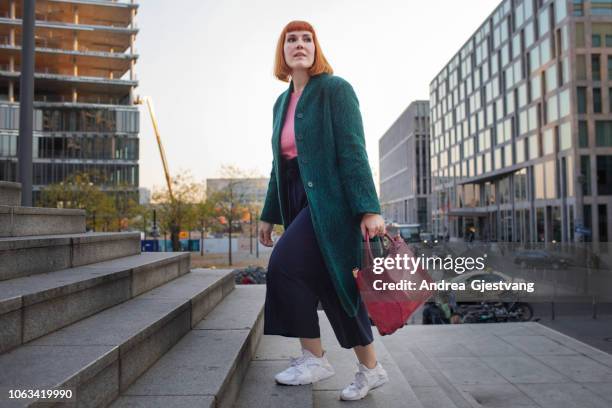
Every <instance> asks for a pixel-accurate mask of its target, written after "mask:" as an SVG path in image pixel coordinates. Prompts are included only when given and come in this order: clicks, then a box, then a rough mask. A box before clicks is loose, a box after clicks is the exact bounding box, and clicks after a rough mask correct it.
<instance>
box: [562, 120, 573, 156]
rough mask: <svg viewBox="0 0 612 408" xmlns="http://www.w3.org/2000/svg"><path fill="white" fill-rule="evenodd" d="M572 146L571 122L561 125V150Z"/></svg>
mask: <svg viewBox="0 0 612 408" xmlns="http://www.w3.org/2000/svg"><path fill="white" fill-rule="evenodd" d="M570 147H572V127H571V123H570V122H565V123H564V124H562V125H561V126H559V151H560V152H561V151H563V150H566V149H569V148H570Z"/></svg>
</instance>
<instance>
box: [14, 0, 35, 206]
mask: <svg viewBox="0 0 612 408" xmlns="http://www.w3.org/2000/svg"><path fill="white" fill-rule="evenodd" d="M35 9H36V1H35V0H23V16H22V25H21V33H22V39H21V69H20V70H21V75H20V79H19V143H18V146H19V182H21V205H22V206H24V207H31V206H32V144H33V136H32V132H33V120H34V119H33V117H34V19H35Z"/></svg>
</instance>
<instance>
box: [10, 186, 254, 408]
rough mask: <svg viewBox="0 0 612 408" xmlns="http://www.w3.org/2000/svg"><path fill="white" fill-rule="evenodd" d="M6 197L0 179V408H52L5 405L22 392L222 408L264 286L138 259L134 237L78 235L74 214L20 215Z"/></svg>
mask: <svg viewBox="0 0 612 408" xmlns="http://www.w3.org/2000/svg"><path fill="white" fill-rule="evenodd" d="M15 190H17V191H19V190H18V185H16V184H15V183H0V205H2V206H0V235H1V236H2V237H1V238H0V367H1V369H0V407H13V406H15V407H21V406H47V405H53V404H50V403H49V402H48V401H45V400H43V399H42V398H38V399H36V398H32V399H10V398H9V393H8V391H9V390H30V389H33V390H36V389H39V390H40V389H70V390H71V391H72V392H73V398H72V399H70V400H64V401H60V402H58V406H75V407H105V406H109V405H111V404H113V406H130V407H131V406H143V407H154V406H164V407H166V406H172V407H174V406H177V407H178V406H207V407H208V406H210V407H214V406H232V404H233V403H234V400H235V398H236V396H237V394H238V389H239V386H240V384H241V382H242V379H243V378H244V375H245V374H246V370H247V368H248V364H249V362H250V360H251V357H252V355H253V354H254V352H255V349H256V347H257V344H258V341H259V337H260V334H261V330H262V311H263V302H264V290H263V289H264V288H263V287H244V288H243V287H241V288H237V289H235V285H234V279H233V275H232V272H231V271H229V270H203V269H195V270H190V257H189V254H184V253H142V254H141V253H140V234H139V233H85V215H84V213H83V212H82V211H74V210H58V209H52V210H49V209H37V208H22V207H19V206H18V203H19V196H18V195H17V196H15V194H13V193H14V191H15ZM6 191H9V192H10V193H11V194H8V193H6ZM5 215H6V217H5V218H2V217H3V216H5ZM56 402H57V401H56ZM181 404H182V405H181ZM54 406H55V405H54Z"/></svg>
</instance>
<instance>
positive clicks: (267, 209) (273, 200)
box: [259, 96, 283, 225]
mask: <svg viewBox="0 0 612 408" xmlns="http://www.w3.org/2000/svg"><path fill="white" fill-rule="evenodd" d="M280 100H281V97H280V96H279V97H278V98H277V99H276V102H275V103H274V108H272V127H274V122H275V121H276V112H277V110H278V105H279V103H280ZM272 148H273V149H274V146H272ZM274 169H275V167H274V160H272V171H271V172H270V182H269V183H268V191H267V192H266V201H265V202H264V206H263V209H262V210H261V216H260V217H259V219H260V220H262V221H265V222H269V223H270V224H278V225H283V217H282V215H281V208H280V202H279V197H278V184H277V182H276V171H275V170H274Z"/></svg>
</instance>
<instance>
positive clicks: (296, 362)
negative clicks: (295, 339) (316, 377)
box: [290, 356, 308, 374]
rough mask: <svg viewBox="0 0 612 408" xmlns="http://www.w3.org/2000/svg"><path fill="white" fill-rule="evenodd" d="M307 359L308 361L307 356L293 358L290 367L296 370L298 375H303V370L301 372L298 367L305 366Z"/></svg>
mask: <svg viewBox="0 0 612 408" xmlns="http://www.w3.org/2000/svg"><path fill="white" fill-rule="evenodd" d="M307 359H308V357H306V356H301V357H291V360H290V367H291V368H293V369H294V370H296V371H297V372H298V373H300V374H301V373H302V370H300V369H299V367H298V366H299V365H301V364H303V363H304V362H306V360H307Z"/></svg>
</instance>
